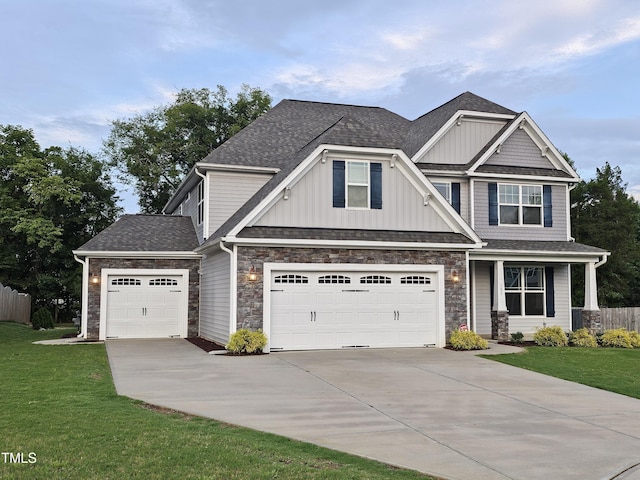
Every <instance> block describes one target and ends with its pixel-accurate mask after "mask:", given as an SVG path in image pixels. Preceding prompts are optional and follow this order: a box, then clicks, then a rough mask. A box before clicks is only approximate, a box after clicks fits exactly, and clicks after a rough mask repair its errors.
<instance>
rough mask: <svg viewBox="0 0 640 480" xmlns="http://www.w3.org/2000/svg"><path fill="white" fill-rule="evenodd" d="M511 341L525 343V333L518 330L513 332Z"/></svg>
mask: <svg viewBox="0 0 640 480" xmlns="http://www.w3.org/2000/svg"><path fill="white" fill-rule="evenodd" d="M511 341H512V342H513V343H524V333H522V332H516V333H512V334H511Z"/></svg>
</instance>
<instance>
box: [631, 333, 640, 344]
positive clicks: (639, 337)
mask: <svg viewBox="0 0 640 480" xmlns="http://www.w3.org/2000/svg"><path fill="white" fill-rule="evenodd" d="M629 336H630V337H631V346H632V347H633V348H640V333H638V332H636V331H635V330H631V331H630V332H629Z"/></svg>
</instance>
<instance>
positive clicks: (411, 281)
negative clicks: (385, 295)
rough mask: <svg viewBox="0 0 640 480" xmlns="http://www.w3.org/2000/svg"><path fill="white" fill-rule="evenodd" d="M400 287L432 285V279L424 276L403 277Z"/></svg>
mask: <svg viewBox="0 0 640 480" xmlns="http://www.w3.org/2000/svg"><path fill="white" fill-rule="evenodd" d="M400 285H431V279H430V278H429V277H423V276H422V275H412V276H410V277H402V278H401V279H400Z"/></svg>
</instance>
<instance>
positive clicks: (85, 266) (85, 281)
mask: <svg viewBox="0 0 640 480" xmlns="http://www.w3.org/2000/svg"><path fill="white" fill-rule="evenodd" d="M73 258H75V260H76V262H78V263H81V264H82V296H81V297H80V298H81V300H80V333H79V334H78V337H79V338H87V314H88V312H87V308H88V305H89V259H88V258H85V259H84V260H80V259H79V258H78V256H77V255H74V256H73Z"/></svg>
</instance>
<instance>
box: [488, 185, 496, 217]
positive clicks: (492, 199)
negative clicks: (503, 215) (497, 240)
mask: <svg viewBox="0 0 640 480" xmlns="http://www.w3.org/2000/svg"><path fill="white" fill-rule="evenodd" d="M488 187H489V225H498V184H497V183H490V184H489V185H488Z"/></svg>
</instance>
